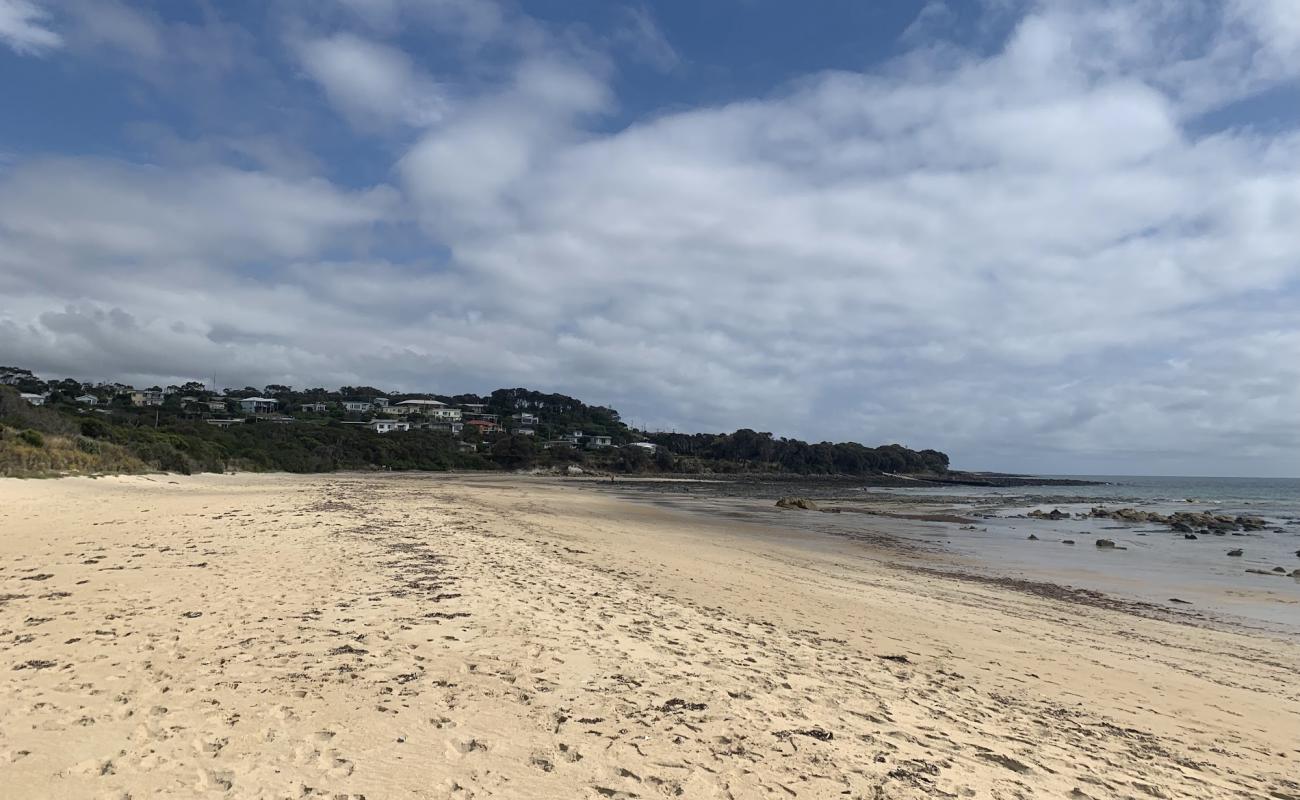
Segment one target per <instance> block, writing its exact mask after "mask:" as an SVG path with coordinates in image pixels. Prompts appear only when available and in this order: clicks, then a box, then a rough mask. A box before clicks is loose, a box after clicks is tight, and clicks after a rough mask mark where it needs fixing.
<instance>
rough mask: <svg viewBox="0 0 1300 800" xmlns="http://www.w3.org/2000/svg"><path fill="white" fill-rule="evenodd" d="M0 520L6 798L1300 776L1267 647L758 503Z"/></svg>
mask: <svg viewBox="0 0 1300 800" xmlns="http://www.w3.org/2000/svg"><path fill="white" fill-rule="evenodd" d="M0 501H3V502H0V525H3V526H4V527H5V529H6V531H7V532H8V535H7V536H6V537H4V538H3V539H0V554H2V556H3V557H2V558H0V565H3V567H4V569H3V570H0V596H3V597H4V600H3V602H0V629H4V630H6V631H8V633H7V634H6V635H5V636H4V637H3V639H0V648H2V650H0V655H2V656H3V659H4V663H3V664H0V696H3V697H5V698H6V700H5V702H4V705H3V708H2V709H0V780H4V781H5V785H7V786H10V787H13V791H15V792H16V793H17V794H18V795H19V796H31V797H39V796H60V797H70V798H80V797H87V798H99V797H105V796H112V797H123V796H126V794H127V793H130V794H131V795H132V796H134V797H141V796H150V795H151V794H154V793H161V794H163V795H169V796H195V797H209V796H211V797H263V796H267V797H280V796H286V795H289V796H306V797H317V796H323V797H333V796H335V795H339V794H343V795H345V796H347V795H352V796H355V795H357V794H364V795H366V796H368V797H371V798H378V797H391V796H433V797H456V798H469V797H476V796H477V797H487V796H494V797H548V796H550V797H560V796H563V797H591V798H610V797H614V798H632V797H637V798H648V797H657V796H669V797H671V796H683V797H692V798H695V797H706V798H707V797H728V796H730V797H735V798H739V797H789V796H791V794H792V793H793V794H796V795H797V796H799V797H812V798H833V797H845V796H848V797H864V798H869V797H876V796H887V797H895V798H905V800H918V799H919V798H922V797H933V796H938V795H942V794H950V795H955V796H985V797H987V796H994V797H996V796H1024V797H1059V796H1065V795H1069V794H1070V793H1071V792H1074V796H1076V797H1094V798H1102V797H1111V796H1126V795H1132V796H1157V797H1158V796H1161V794H1163V795H1164V796H1169V797H1184V796H1197V797H1239V796H1242V795H1243V794H1244V795H1250V796H1274V797H1281V798H1286V797H1289V796H1293V795H1295V794H1296V792H1297V790H1298V789H1300V786H1297V784H1296V782H1295V775H1296V771H1297V763H1298V761H1297V760H1298V759H1300V748H1296V747H1294V746H1293V745H1286V746H1284V745H1283V743H1284V742H1287V741H1288V740H1287V732H1288V731H1293V730H1295V729H1296V726H1297V724H1298V723H1300V691H1298V690H1297V689H1296V687H1295V686H1294V681H1293V676H1294V674H1296V672H1297V671H1298V670H1300V643H1297V642H1295V641H1293V640H1286V639H1278V638H1273V637H1268V636H1263V635H1260V634H1257V633H1251V632H1247V631H1220V630H1214V629H1211V628H1208V627H1201V626H1195V627H1192V626H1186V625H1181V624H1174V623H1171V622H1169V621H1164V620H1159V619H1150V618H1147V617H1142V616H1133V615H1130V614H1127V613H1122V612H1119V611H1115V610H1111V609H1106V608H1099V607H1089V606H1082V605H1079V604H1077V603H1072V602H1062V601H1060V600H1057V599H1052V598H1048V597H1039V596H1034V595H1030V594H1024V593H1020V592H1015V591H1011V590H1009V589H1007V588H1005V587H1002V586H997V585H992V584H981V583H978V582H972V581H964V580H955V579H953V578H952V577H949V576H943V575H937V574H924V573H918V572H915V571H912V570H908V569H906V568H902V567H900V566H898V565H897V564H893V563H891V562H893V561H895V560H896V558H895V556H896V551H893V552H891V551H889V550H877V549H874V548H871V547H869V546H867V545H865V544H864V543H863V542H855V541H852V540H847V539H837V538H835V537H830V536H823V535H820V534H817V533H815V532H800V531H798V530H795V529H788V530H780V529H777V528H774V527H773V526H771V525H766V524H761V523H760V522H759V521H758V520H757V519H756V518H761V516H762V515H757V514H755V515H749V516H744V517H723V516H718V517H716V518H713V519H707V518H702V517H701V515H699V514H697V513H694V512H690V511H687V510H683V509H680V508H663V507H659V506H657V505H656V504H654V503H641V502H628V501H626V500H624V499H621V498H619V497H615V496H611V495H610V494H609V493H608V492H593V491H588V490H586V489H585V488H584V487H580V486H575V485H572V484H569V483H566V482H565V481H545V480H536V479H527V478H522V479H521V478H517V477H511V476H502V475H485V476H454V477H447V476H436V475H412V474H387V475H374V474H345V475H328V476H290V475H273V476H267V475H237V476H213V475H207V476H194V477H184V478H183V477H179V476H169V477H166V478H163V479H150V478H108V479H98V480H77V479H72V480H70V481H58V482H52V481H9V482H5V481H0ZM824 516H826V517H830V516H833V515H824ZM888 523H889V524H890V525H896V524H908V523H907V521H905V520H889V521H888ZM918 524H920V523H918ZM810 543H812V544H813V546H809V545H810ZM1188 764H1194V765H1196V769H1194V770H1191V769H1188V768H1187V766H1186V765H1188Z"/></svg>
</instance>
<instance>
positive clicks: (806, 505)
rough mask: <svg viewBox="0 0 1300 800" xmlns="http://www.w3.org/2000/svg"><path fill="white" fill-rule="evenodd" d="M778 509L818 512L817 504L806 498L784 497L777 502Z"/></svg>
mask: <svg viewBox="0 0 1300 800" xmlns="http://www.w3.org/2000/svg"><path fill="white" fill-rule="evenodd" d="M776 507H777V508H802V509H803V510H804V511H817V510H818V509H817V504H816V503H814V502H813V501H811V500H809V499H808V498H806V497H782V498H781V499H780V500H777V501H776Z"/></svg>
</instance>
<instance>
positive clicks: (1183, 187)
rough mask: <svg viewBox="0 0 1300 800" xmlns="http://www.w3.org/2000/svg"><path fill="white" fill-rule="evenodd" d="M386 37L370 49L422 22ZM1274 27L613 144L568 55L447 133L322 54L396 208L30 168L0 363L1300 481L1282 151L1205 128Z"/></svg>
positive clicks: (140, 171)
mask: <svg viewBox="0 0 1300 800" xmlns="http://www.w3.org/2000/svg"><path fill="white" fill-rule="evenodd" d="M356 2H361V0H356ZM365 5H366V9H364V10H362V11H361V13H368V14H372V15H376V16H374V18H373V20H374V21H373V22H372V23H371V24H373V25H374V26H376V27H375V28H374V30H377V31H378V30H381V29H382V26H383V24H385V23H384V20H385V18H384V17H383V15H384V14H386V13H389V11H386V10H385V8H390V10H391V13H393V14H400V15H405V14H411V13H414V12H412V11H411V9H410V8H408V7H407V5H406V4H404V3H398V2H396V0H394V2H392V3H389V4H388V6H384V4H382V3H377V0H369V2H368V3H366V4H365ZM1266 8H1271V7H1269V6H1265V5H1250V4H1242V3H1235V4H1229V5H1227V6H1223V7H1222V8H1216V7H1214V6H1213V4H1209V3H1192V4H1181V3H1170V2H1163V0H1146V1H1145V2H1141V3H1136V4H1124V3H1099V4H1094V5H1093V6H1092V7H1090V9H1089V13H1084V12H1083V11H1080V10H1079V6H1078V5H1077V4H1070V3H1064V2H1043V3H1035V4H1033V5H1032V6H1031V7H1029V10H1028V11H1026V12H1024V14H1023V19H1022V20H1021V22H1020V24H1019V25H1018V26H1017V28H1016V29H1015V31H1014V32H1013V33H1012V35H1011V36H1010V37H1009V38H1008V39H1007V41H1006V42H1005V44H1004V45H1003V46H1002V47H1001V48H999V49H998V50H997V52H994V53H993V54H992V55H984V56H980V55H976V54H974V53H970V52H963V51H960V50H957V49H954V48H944V49H942V50H924V51H918V52H916V53H912V54H909V55H908V56H906V57H904V58H903V59H900V61H898V62H897V63H894V64H890V65H887V66H886V67H885V68H884V69H882V70H879V71H877V72H874V73H871V74H856V73H846V72H837V73H827V74H820V75H812V76H807V77H806V78H805V79H804V80H801V81H799V82H797V83H796V84H794V85H792V86H789V87H785V88H784V89H783V90H781V91H778V92H775V93H773V94H771V95H770V96H766V97H758V98H751V99H748V100H744V101H738V102H734V103H730V104H725V105H719V106H713V107H703V108H695V109H688V110H682V111H674V112H671V113H663V114H660V115H657V116H654V117H651V118H646V119H642V120H639V121H636V122H634V123H632V124H630V125H628V126H626V127H624V128H621V129H618V130H612V131H611V130H605V129H603V128H602V126H603V125H605V124H606V123H607V117H605V116H603V115H605V114H606V113H607V112H610V111H611V110H613V109H615V102H616V98H614V97H613V95H612V92H611V90H610V82H609V80H608V74H607V72H606V71H605V70H604V65H602V64H601V63H600V60H599V59H584V58H581V57H576V56H575V55H574V54H573V52H572V51H571V50H566V49H565V48H563V47H561V46H559V45H556V44H555V43H554V42H551V44H550V45H548V46H547V47H544V48H542V50H541V51H525V52H526V53H527V55H524V56H520V57H519V59H520V60H519V62H518V63H517V64H515V66H514V69H513V71H512V72H511V74H510V77H509V79H508V80H506V81H504V82H503V83H502V84H501V85H496V86H493V87H492V88H490V89H488V90H484V91H475V92H473V93H470V92H466V94H465V95H464V96H462V97H458V98H457V102H456V103H454V104H451V103H446V104H444V105H442V106H440V107H439V115H438V116H437V117H436V118H433V119H428V118H423V117H421V116H420V115H419V114H418V113H416V111H413V106H412V105H411V102H412V100H418V99H419V98H421V97H425V96H426V93H427V92H429V91H430V90H431V89H430V87H431V82H430V79H429V78H428V77H427V76H426V75H425V74H424V73H423V72H422V71H421V70H420V69H419V68H418V67H417V66H415V65H414V64H413V62H411V61H410V59H409V58H408V57H407V56H404V55H402V54H401V53H400V52H399V51H397V50H396V49H394V48H392V47H390V46H389V45H384V44H380V43H378V42H375V41H371V40H368V39H362V38H360V37H359V36H354V35H350V34H338V35H335V36H333V37H331V38H328V39H316V40H304V42H305V43H304V44H303V46H302V47H303V49H302V50H301V51H300V54H302V55H303V59H304V64H305V66H306V67H307V69H308V70H309V71H310V72H311V74H313V76H315V78H316V79H317V80H318V81H320V82H321V84H322V86H324V87H325V89H326V92H327V94H328V95H329V97H330V99H331V102H333V103H334V104H335V105H337V106H338V107H339V108H341V109H343V110H344V111H345V113H348V114H349V115H351V117H352V118H353V119H354V120H364V119H367V118H369V119H375V120H382V121H384V122H386V123H388V124H393V123H402V124H408V125H418V126H419V128H420V130H419V133H418V138H417V139H416V141H415V142H414V143H413V144H411V145H410V147H409V149H407V150H406V152H404V153H402V154H401V155H400V158H397V159H395V162H396V163H395V164H394V172H395V174H396V176H397V178H398V179H399V181H400V184H401V186H402V192H403V195H404V199H405V200H406V201H407V202H406V203H403V202H401V201H400V200H399V199H398V198H397V197H395V190H392V189H388V188H385V187H378V188H375V189H369V190H360V191H356V190H346V189H343V188H340V187H339V186H337V185H334V184H332V183H329V182H326V181H324V180H319V179H316V180H312V179H308V178H303V177H301V176H300V175H301V172H300V171H299V172H289V173H280V174H277V175H275V176H272V175H268V174H263V173H257V172H252V171H247V170H230V169H211V168H201V167H194V166H188V165H187V166H185V167H184V168H181V169H177V168H168V169H163V168H146V167H140V166H126V165H121V164H106V163H103V162H87V161H83V160H70V159H69V160H60V161H47V162H35V163H27V164H22V165H19V166H18V167H17V168H16V170H14V171H11V172H10V173H8V174H6V175H5V176H3V177H0V296H4V297H6V298H7V300H6V304H5V305H4V307H3V308H2V309H0V343H3V344H0V361H11V362H20V363H28V364H31V365H32V366H34V367H37V368H41V369H47V370H52V371H59V372H69V373H74V374H87V373H86V370H88V369H99V370H106V371H108V372H111V373H113V374H119V373H120V374H128V375H129V374H132V373H139V372H142V371H145V370H153V374H163V375H175V376H177V377H187V376H188V377H198V376H201V375H204V374H208V373H210V372H211V371H213V370H214V369H215V370H217V371H218V372H220V373H221V374H222V375H225V376H230V377H229V378H224V379H223V380H228V381H234V380H239V381H240V382H251V383H259V382H267V381H272V380H274V381H287V382H290V383H295V384H299V385H303V384H312V385H319V384H341V383H357V382H366V383H374V384H379V385H384V386H389V387H392V388H408V389H417V388H418V389H434V390H443V391H458V390H470V389H479V390H487V389H491V388H495V387H496V386H500V385H530V386H536V387H538V388H543V389H549V390H558V391H566V392H569V393H572V394H576V395H578V396H581V397H584V398H587V399H589V400H592V401H595V402H605V403H611V404H614V405H615V406H617V407H619V408H621V409H622V410H623V411H624V412H625V413H627V414H628V415H629V416H634V417H636V418H637V419H639V420H642V421H644V422H646V423H649V424H656V425H663V426H674V427H679V428H686V429H700V428H708V429H720V428H734V427H737V426H740V425H747V426H752V427H756V428H760V429H764V430H772V431H774V432H776V433H778V434H788V435H799V436H803V437H808V438H814V439H821V438H854V439H859V440H863V441H868V442H881V441H893V440H900V441H903V442H904V443H906V444H910V445H914V446H918V447H925V446H934V447H939V448H943V449H948V450H950V451H951V452H952V453H953V455H954V456H956V458H957V459H958V462H959V463H960V464H963V465H965V466H973V467H995V468H996V467H1002V468H1012V469H1015V468H1024V469H1039V470H1057V469H1059V470H1068V469H1079V470H1090V471H1098V472H1105V471H1134V470H1152V471H1165V472H1171V471H1179V472H1203V473H1209V474H1216V473H1217V474H1222V473H1225V472H1228V473H1231V472H1238V473H1249V472H1256V473H1257V472H1274V473H1282V472H1291V473H1296V472H1300V461H1297V457H1296V455H1295V454H1296V452H1300V442H1297V441H1296V435H1295V433H1294V409H1295V408H1297V407H1300V371H1297V367H1296V366H1295V365H1296V364H1300V350H1298V349H1297V348H1300V338H1298V337H1300V325H1298V323H1297V320H1296V317H1295V312H1294V307H1295V303H1296V301H1297V299H1298V298H1297V294H1298V293H1300V261H1298V260H1297V255H1296V254H1297V253H1300V233H1297V231H1296V227H1295V225H1294V219H1295V218H1296V216H1297V213H1300V133H1297V132H1296V131H1294V130H1287V131H1283V132H1281V133H1265V132H1259V131H1252V130H1251V129H1250V128H1249V127H1247V126H1242V127H1240V128H1239V129H1231V130H1225V131H1221V132H1218V133H1215V134H1212V135H1204V134H1199V133H1196V132H1195V131H1194V130H1192V128H1191V126H1190V125H1189V122H1188V120H1189V119H1192V118H1193V117H1195V116H1196V115H1197V114H1199V113H1202V112H1204V111H1205V110H1207V109H1213V108H1216V107H1218V106H1220V105H1222V104H1224V103H1231V102H1234V101H1236V100H1240V99H1243V98H1245V97H1248V96H1250V95H1251V93H1253V92H1256V91H1259V90H1260V88H1261V87H1266V86H1270V85H1276V83H1277V82H1278V81H1281V80H1286V79H1287V77H1286V76H1287V75H1292V76H1293V77H1294V72H1293V71H1292V72H1288V70H1293V67H1292V66H1289V65H1288V64H1287V62H1286V59H1285V58H1284V56H1285V54H1287V53H1288V52H1290V51H1289V50H1288V48H1290V47H1292V46H1293V44H1294V43H1293V41H1292V39H1291V38H1290V34H1288V33H1287V30H1288V29H1287V27H1286V24H1287V23H1286V20H1285V19H1282V18H1280V17H1270V16H1267V15H1262V16H1257V15H1255V14H1256V12H1258V14H1263V13H1264V12H1263V11H1261V9H1266ZM1273 11H1275V12H1284V11H1285V4H1282V5H1279V6H1278V7H1277V8H1274V9H1273ZM401 18H403V19H404V18H405V17H401ZM1270 20H1271V21H1270ZM1270 26H1271V27H1270ZM375 35H379V34H375ZM1153 54H1154V55H1153ZM312 64H315V67H313V66H312ZM493 74H496V73H495V72H494V73H493ZM435 88H436V87H435ZM423 108H426V106H425V105H424V104H423V103H418V104H417V105H416V106H414V109H416V110H418V109H423ZM263 144H266V143H263ZM194 159H195V160H200V161H201V160H202V159H201V156H197V155H196V156H194ZM308 163H310V162H308ZM308 169H310V167H308ZM300 170H301V168H300ZM289 175H295V177H289ZM411 218H414V219H415V220H416V221H418V223H419V227H420V230H422V231H424V232H425V234H427V238H421V237H418V236H416V234H415V233H414V232H413V231H412V230H411V228H412V227H414V226H404V223H405V222H407V221H408V220H410V219H411ZM377 225H379V226H384V231H385V232H386V233H387V232H391V231H392V230H394V229H398V228H401V229H402V235H403V236H404V237H415V238H413V239H407V240H406V244H407V246H406V247H389V246H388V245H391V242H390V241H389V238H390V237H387V236H384V237H379V236H372V235H371V234H370V232H371V230H372V229H373V228H374V227H375V226H377ZM399 251H400V252H399ZM412 252H414V253H417V254H418V255H416V256H414V257H408V258H405V259H404V258H402V257H401V256H402V255H403V254H405V255H407V256H409V254H410V253H412ZM380 253H383V254H384V255H383V256H381V255H380ZM426 254H429V255H427V256H426ZM86 298H92V299H90V300H88V299H86Z"/></svg>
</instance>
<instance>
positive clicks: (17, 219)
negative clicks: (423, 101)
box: [0, 159, 396, 269]
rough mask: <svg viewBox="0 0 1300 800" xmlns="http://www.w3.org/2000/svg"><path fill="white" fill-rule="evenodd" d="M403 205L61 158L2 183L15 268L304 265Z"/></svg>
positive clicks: (272, 182) (255, 176) (219, 171)
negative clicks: (27, 262) (35, 261)
mask: <svg viewBox="0 0 1300 800" xmlns="http://www.w3.org/2000/svg"><path fill="white" fill-rule="evenodd" d="M395 200H396V198H395V197H394V196H393V192H392V190H390V189H386V188H384V187H379V188H375V189H372V190H369V191H365V192H357V193H347V192H343V191H340V190H339V189H337V188H336V187H334V186H332V185H331V184H329V183H327V182H326V181H323V180H320V179H306V180H297V181H294V180H289V179H285V178H280V177H275V176H272V175H269V174H265V173H260V172H250V171H241V170H234V169H227V168H203V169H193V170H189V171H184V172H174V171H166V170H161V169H156V168H149V167H139V166H130V165H125V164H119V163H114V162H105V161H94V160H88V159H54V160H46V161H37V162H31V163H27V164H24V165H22V166H21V167H19V168H17V169H15V170H14V171H13V172H11V173H10V174H8V175H6V176H4V178H3V180H2V181H0V237H3V238H2V239H0V241H4V242H6V243H7V244H8V245H9V246H10V248H11V249H10V252H9V258H11V259H14V261H11V262H10V263H13V264H16V260H17V258H19V257H21V255H23V254H29V253H31V254H36V255H38V256H49V257H51V258H54V259H56V261H70V262H72V263H73V264H76V263H78V260H80V259H85V262H82V263H90V262H96V261H98V262H104V263H105V264H107V263H111V262H114V261H119V262H121V263H132V264H139V263H146V264H148V263H154V264H158V263H168V262H170V261H171V260H173V259H175V260H189V259H194V260H211V261H213V262H219V263H236V262H238V261H239V260H240V259H247V258H253V259H261V258H295V257H300V256H302V255H305V254H310V253H314V252H317V251H318V250H320V249H321V248H323V247H324V246H326V245H327V244H329V243H331V242H337V241H340V240H341V239H343V238H344V237H346V236H349V235H353V234H355V233H357V232H358V231H362V230H364V229H365V228H366V227H367V226H370V225H372V224H375V223H377V222H379V221H381V220H382V219H384V218H385V217H386V216H387V215H389V214H390V213H392V211H393V209H394V207H395ZM47 268H49V269H53V267H52V266H50V267H47ZM74 268H75V267H74Z"/></svg>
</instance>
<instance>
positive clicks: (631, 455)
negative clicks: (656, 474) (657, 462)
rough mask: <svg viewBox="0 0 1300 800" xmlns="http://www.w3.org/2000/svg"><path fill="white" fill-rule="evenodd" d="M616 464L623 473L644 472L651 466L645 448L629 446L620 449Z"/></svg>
mask: <svg viewBox="0 0 1300 800" xmlns="http://www.w3.org/2000/svg"><path fill="white" fill-rule="evenodd" d="M614 464H615V466H617V467H618V468H619V469H620V470H622V471H623V472H644V471H645V468H646V467H647V466H649V464H650V455H649V454H648V453H647V452H646V451H645V448H643V447H633V446H632V445H628V446H627V447H620V448H619V449H618V457H617V458H616V459H615V461H614Z"/></svg>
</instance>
